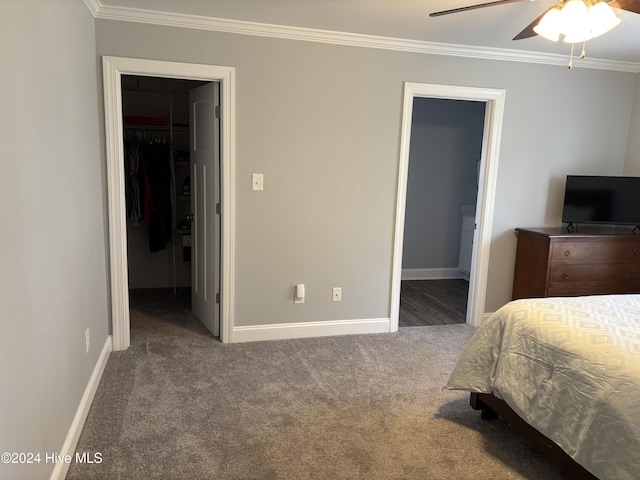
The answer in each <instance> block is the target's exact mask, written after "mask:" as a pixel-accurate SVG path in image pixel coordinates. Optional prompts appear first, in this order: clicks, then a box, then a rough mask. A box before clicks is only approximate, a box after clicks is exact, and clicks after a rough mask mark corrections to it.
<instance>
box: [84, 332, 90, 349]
mask: <svg viewBox="0 0 640 480" xmlns="http://www.w3.org/2000/svg"><path fill="white" fill-rule="evenodd" d="M84 340H85V345H86V348H87V353H89V349H90V348H91V340H90V338H89V329H88V328H87V329H86V330H85V331H84Z"/></svg>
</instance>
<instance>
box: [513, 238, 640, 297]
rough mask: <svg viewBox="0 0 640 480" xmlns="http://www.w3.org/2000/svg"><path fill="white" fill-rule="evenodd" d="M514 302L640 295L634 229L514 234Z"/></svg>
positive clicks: (639, 245)
mask: <svg viewBox="0 0 640 480" xmlns="http://www.w3.org/2000/svg"><path fill="white" fill-rule="evenodd" d="M516 235H517V236H518V247H517V251H516V267H515V272H514V278H513V293H512V298H513V299H514V300H515V299H518V298H532V297H570V296H579V295H599V294H609V293H640V234H638V235H634V234H633V233H632V231H631V229H629V230H626V229H616V230H613V229H598V228H581V229H580V230H579V231H576V232H573V233H570V232H568V231H567V230H566V228H541V229H524V228H516Z"/></svg>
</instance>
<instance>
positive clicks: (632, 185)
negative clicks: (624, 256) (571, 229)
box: [562, 175, 640, 225]
mask: <svg viewBox="0 0 640 480" xmlns="http://www.w3.org/2000/svg"><path fill="white" fill-rule="evenodd" d="M562 221H563V222H565V223H606V224H612V225H640V177H603V176H589V175H567V183H566V186H565V193H564V207H563V210H562Z"/></svg>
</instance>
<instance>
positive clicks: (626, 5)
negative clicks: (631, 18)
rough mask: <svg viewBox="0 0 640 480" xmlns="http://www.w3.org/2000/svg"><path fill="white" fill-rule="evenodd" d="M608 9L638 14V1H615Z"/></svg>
mask: <svg viewBox="0 0 640 480" xmlns="http://www.w3.org/2000/svg"><path fill="white" fill-rule="evenodd" d="M609 6H610V7H613V8H619V9H621V10H626V11H627V12H633V13H640V0H616V1H615V2H610V3H609Z"/></svg>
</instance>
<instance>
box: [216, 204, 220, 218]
mask: <svg viewBox="0 0 640 480" xmlns="http://www.w3.org/2000/svg"><path fill="white" fill-rule="evenodd" d="M216 213H217V214H218V215H220V202H218V203H216Z"/></svg>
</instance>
